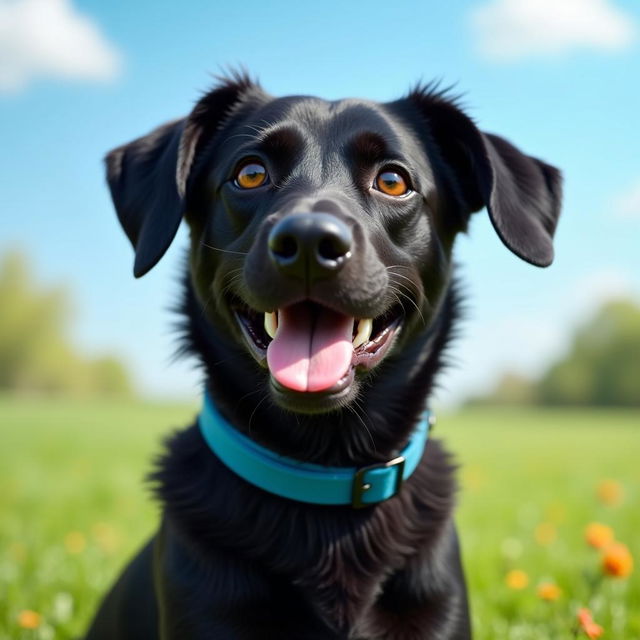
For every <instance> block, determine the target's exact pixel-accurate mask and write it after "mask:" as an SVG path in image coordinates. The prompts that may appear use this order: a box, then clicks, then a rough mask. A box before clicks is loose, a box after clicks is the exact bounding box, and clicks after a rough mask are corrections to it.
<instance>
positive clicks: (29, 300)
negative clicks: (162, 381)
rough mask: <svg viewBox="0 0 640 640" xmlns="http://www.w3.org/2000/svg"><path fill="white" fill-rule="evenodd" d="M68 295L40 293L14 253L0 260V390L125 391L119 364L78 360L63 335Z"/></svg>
mask: <svg viewBox="0 0 640 640" xmlns="http://www.w3.org/2000/svg"><path fill="white" fill-rule="evenodd" d="M69 321H70V305H69V295H68V293H67V292H66V291H65V290H64V289H63V288H61V287H56V288H53V289H50V290H40V289H39V288H38V287H37V286H36V284H35V283H34V282H33V279H32V277H31V274H30V272H29V267H28V264H27V260H26V258H25V256H24V255H22V254H21V253H19V252H17V251H12V252H9V253H7V254H6V255H5V256H4V258H3V259H2V261H1V262H0V391H2V390H12V391H37V392H46V393H86V394H88V393H109V394H125V393H130V390H131V385H130V382H129V378H128V375H127V372H126V370H125V368H124V367H123V365H122V364H121V363H119V362H118V361H117V360H115V359H113V358H101V359H98V360H96V361H91V360H87V359H84V358H82V357H81V356H79V355H78V354H77V353H76V352H75V350H74V349H73V347H72V346H71V345H70V344H69V342H68V340H67V339H66V336H65V327H66V326H67V325H68V324H69Z"/></svg>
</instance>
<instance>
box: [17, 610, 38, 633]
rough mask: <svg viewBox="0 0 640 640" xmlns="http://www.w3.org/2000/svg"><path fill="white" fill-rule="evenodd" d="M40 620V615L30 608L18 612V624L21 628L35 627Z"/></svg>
mask: <svg viewBox="0 0 640 640" xmlns="http://www.w3.org/2000/svg"><path fill="white" fill-rule="evenodd" d="M41 622H42V616H41V615H40V614H39V613H36V612H35V611H31V609H25V610H24V611H21V612H20V613H19V614H18V625H19V626H20V627H21V628H22V629H37V628H38V627H39V626H40V623H41Z"/></svg>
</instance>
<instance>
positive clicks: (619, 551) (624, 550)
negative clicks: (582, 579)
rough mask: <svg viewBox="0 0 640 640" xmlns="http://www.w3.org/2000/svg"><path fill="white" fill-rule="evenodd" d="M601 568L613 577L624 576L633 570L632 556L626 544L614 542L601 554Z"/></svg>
mask: <svg viewBox="0 0 640 640" xmlns="http://www.w3.org/2000/svg"><path fill="white" fill-rule="evenodd" d="M602 570H603V571H604V572H605V573H606V574H607V575H608V576H613V577H614V578H626V577H627V576H628V575H630V574H631V572H632V571H633V557H632V555H631V552H630V551H629V548H628V547H627V545H625V544H622V542H614V543H613V544H611V545H609V546H608V547H607V548H606V549H605V550H604V552H603V554H602Z"/></svg>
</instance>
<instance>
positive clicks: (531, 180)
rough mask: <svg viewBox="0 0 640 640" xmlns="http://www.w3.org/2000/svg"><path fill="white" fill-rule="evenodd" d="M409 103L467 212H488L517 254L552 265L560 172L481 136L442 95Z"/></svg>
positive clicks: (423, 92) (427, 94)
mask: <svg viewBox="0 0 640 640" xmlns="http://www.w3.org/2000/svg"><path fill="white" fill-rule="evenodd" d="M409 99H410V100H412V101H414V103H417V105H418V106H419V108H420V110H421V112H422V114H423V116H424V117H425V118H426V120H427V124H428V127H429V131H430V133H431V137H432V139H433V142H434V143H435V144H436V146H437V148H438V151H439V153H440V155H441V157H442V159H443V160H444V162H445V164H446V165H447V167H448V169H449V172H448V173H449V179H450V180H452V181H453V183H454V184H453V185H452V187H453V189H454V192H456V194H457V195H458V197H459V198H461V199H462V200H463V204H464V205H466V207H467V210H468V211H478V210H479V209H482V207H486V208H487V211H488V212H489V217H490V218H491V222H492V223H493V226H494V228H495V230H496V232H497V233H498V236H499V237H500V239H501V240H502V242H503V243H504V244H505V245H506V246H507V247H508V248H509V249H510V250H511V251H513V253H515V254H516V255H517V256H519V257H520V258H522V259H523V260H526V261H527V262H530V263H531V264H534V265H536V266H539V267H546V266H548V265H550V264H551V262H552V261H553V242H552V238H553V234H554V232H555V228H556V224H557V222H558V217H559V215H560V203H561V199H562V177H561V174H560V172H559V171H558V170H557V169H556V168H555V167H552V166H551V165H548V164H546V163H545V162H542V161H541V160H538V159H536V158H532V157H531V156H528V155H525V154H523V153H522V152H520V151H519V150H518V149H517V148H516V147H514V146H513V145H512V144H510V143H509V142H507V141H506V140H504V139H503V138H500V137H498V136H495V135H491V134H485V133H482V132H481V131H480V130H479V129H478V128H477V127H476V126H475V124H474V123H473V122H472V120H471V119H470V118H468V117H467V116H466V115H465V114H464V113H463V112H462V111H461V110H460V109H459V108H458V107H457V105H456V104H455V103H454V102H453V101H451V100H448V99H447V98H446V96H443V94H441V93H437V92H433V91H430V90H429V88H426V89H417V90H416V91H414V92H413V93H411V94H410V96H409Z"/></svg>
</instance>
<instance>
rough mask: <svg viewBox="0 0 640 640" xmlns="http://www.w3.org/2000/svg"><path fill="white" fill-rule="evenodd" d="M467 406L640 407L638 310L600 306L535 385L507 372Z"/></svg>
mask: <svg viewBox="0 0 640 640" xmlns="http://www.w3.org/2000/svg"><path fill="white" fill-rule="evenodd" d="M469 403H470V404H503V405H504V404H545V405H585V406H587V405H599V406H632V407H640V307H638V306H637V305H636V304H634V303H633V302H631V301H629V300H618V301H615V302H609V303H607V304H605V305H604V306H603V307H602V308H601V309H600V310H599V311H598V312H597V313H596V315H595V316H594V317H593V319H592V320H591V321H589V322H588V323H587V324H585V325H584V326H583V327H581V328H579V329H578V331H577V332H576V334H575V336H574V339H573V341H572V343H571V345H570V348H569V351H568V353H567V355H566V356H565V357H563V358H562V359H561V360H559V361H558V362H556V363H555V364H553V365H552V366H551V367H550V368H549V369H548V370H547V371H546V373H545V374H544V375H543V376H542V377H541V378H540V379H539V380H538V381H536V380H532V379H530V378H527V377H525V376H522V375H519V374H515V373H510V372H509V373H506V374H505V375H504V376H503V377H502V378H501V379H500V381H499V382H498V384H497V385H496V387H495V389H494V390H493V391H491V392H490V393H489V394H488V395H486V396H483V397H476V398H471V399H470V400H469Z"/></svg>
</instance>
